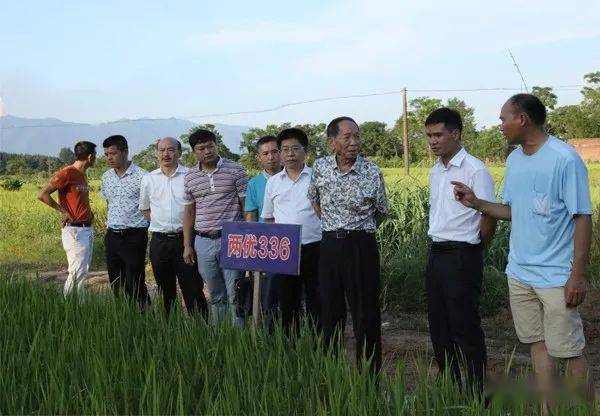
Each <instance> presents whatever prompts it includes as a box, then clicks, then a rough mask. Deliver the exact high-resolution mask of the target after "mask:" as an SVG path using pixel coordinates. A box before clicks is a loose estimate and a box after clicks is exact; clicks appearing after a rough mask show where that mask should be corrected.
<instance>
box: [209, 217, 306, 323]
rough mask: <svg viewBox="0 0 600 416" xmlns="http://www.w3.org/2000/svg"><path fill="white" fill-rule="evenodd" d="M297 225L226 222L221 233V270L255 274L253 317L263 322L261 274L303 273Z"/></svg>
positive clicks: (299, 230)
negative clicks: (261, 316)
mask: <svg viewBox="0 0 600 416" xmlns="http://www.w3.org/2000/svg"><path fill="white" fill-rule="evenodd" d="M301 229H302V227H301V226H300V225H294V224H275V223H259V222H225V223H223V231H222V234H221V253H220V255H221V267H223V268H224V269H233V270H244V271H253V272H254V273H253V275H254V290H253V293H252V315H253V323H254V327H255V328H256V327H257V326H258V325H259V323H260V319H259V318H260V273H261V272H267V273H278V274H290V275H295V276H297V275H299V274H300V245H301V240H300V233H301Z"/></svg>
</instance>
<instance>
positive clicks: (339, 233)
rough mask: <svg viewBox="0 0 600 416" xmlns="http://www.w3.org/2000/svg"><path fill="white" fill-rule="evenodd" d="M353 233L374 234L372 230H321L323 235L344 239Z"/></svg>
mask: <svg viewBox="0 0 600 416" xmlns="http://www.w3.org/2000/svg"><path fill="white" fill-rule="evenodd" d="M353 235H375V233H374V232H369V231H367V230H335V231H323V237H327V238H337V239H344V238H348V237H350V236H353Z"/></svg>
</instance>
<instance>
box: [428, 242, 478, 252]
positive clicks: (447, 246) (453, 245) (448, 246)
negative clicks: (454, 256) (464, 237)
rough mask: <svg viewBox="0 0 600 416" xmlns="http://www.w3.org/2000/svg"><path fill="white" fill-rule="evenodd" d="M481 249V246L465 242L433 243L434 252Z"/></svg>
mask: <svg viewBox="0 0 600 416" xmlns="http://www.w3.org/2000/svg"><path fill="white" fill-rule="evenodd" d="M475 247H481V243H480V244H470V243H467V242H464V241H432V242H431V248H432V249H434V250H456V249H461V248H475Z"/></svg>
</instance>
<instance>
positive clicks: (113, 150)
mask: <svg viewBox="0 0 600 416" xmlns="http://www.w3.org/2000/svg"><path fill="white" fill-rule="evenodd" d="M104 157H105V159H106V164H107V165H108V166H110V167H111V168H113V169H121V168H122V167H123V166H125V164H126V163H127V150H119V149H118V148H117V146H110V147H105V148H104Z"/></svg>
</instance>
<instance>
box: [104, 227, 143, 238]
mask: <svg viewBox="0 0 600 416" xmlns="http://www.w3.org/2000/svg"><path fill="white" fill-rule="evenodd" d="M108 231H109V232H111V233H113V234H117V235H120V236H124V235H127V234H129V233H136V232H141V231H148V229H147V228H146V227H135V228H134V227H131V228H121V229H116V228H110V227H108Z"/></svg>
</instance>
